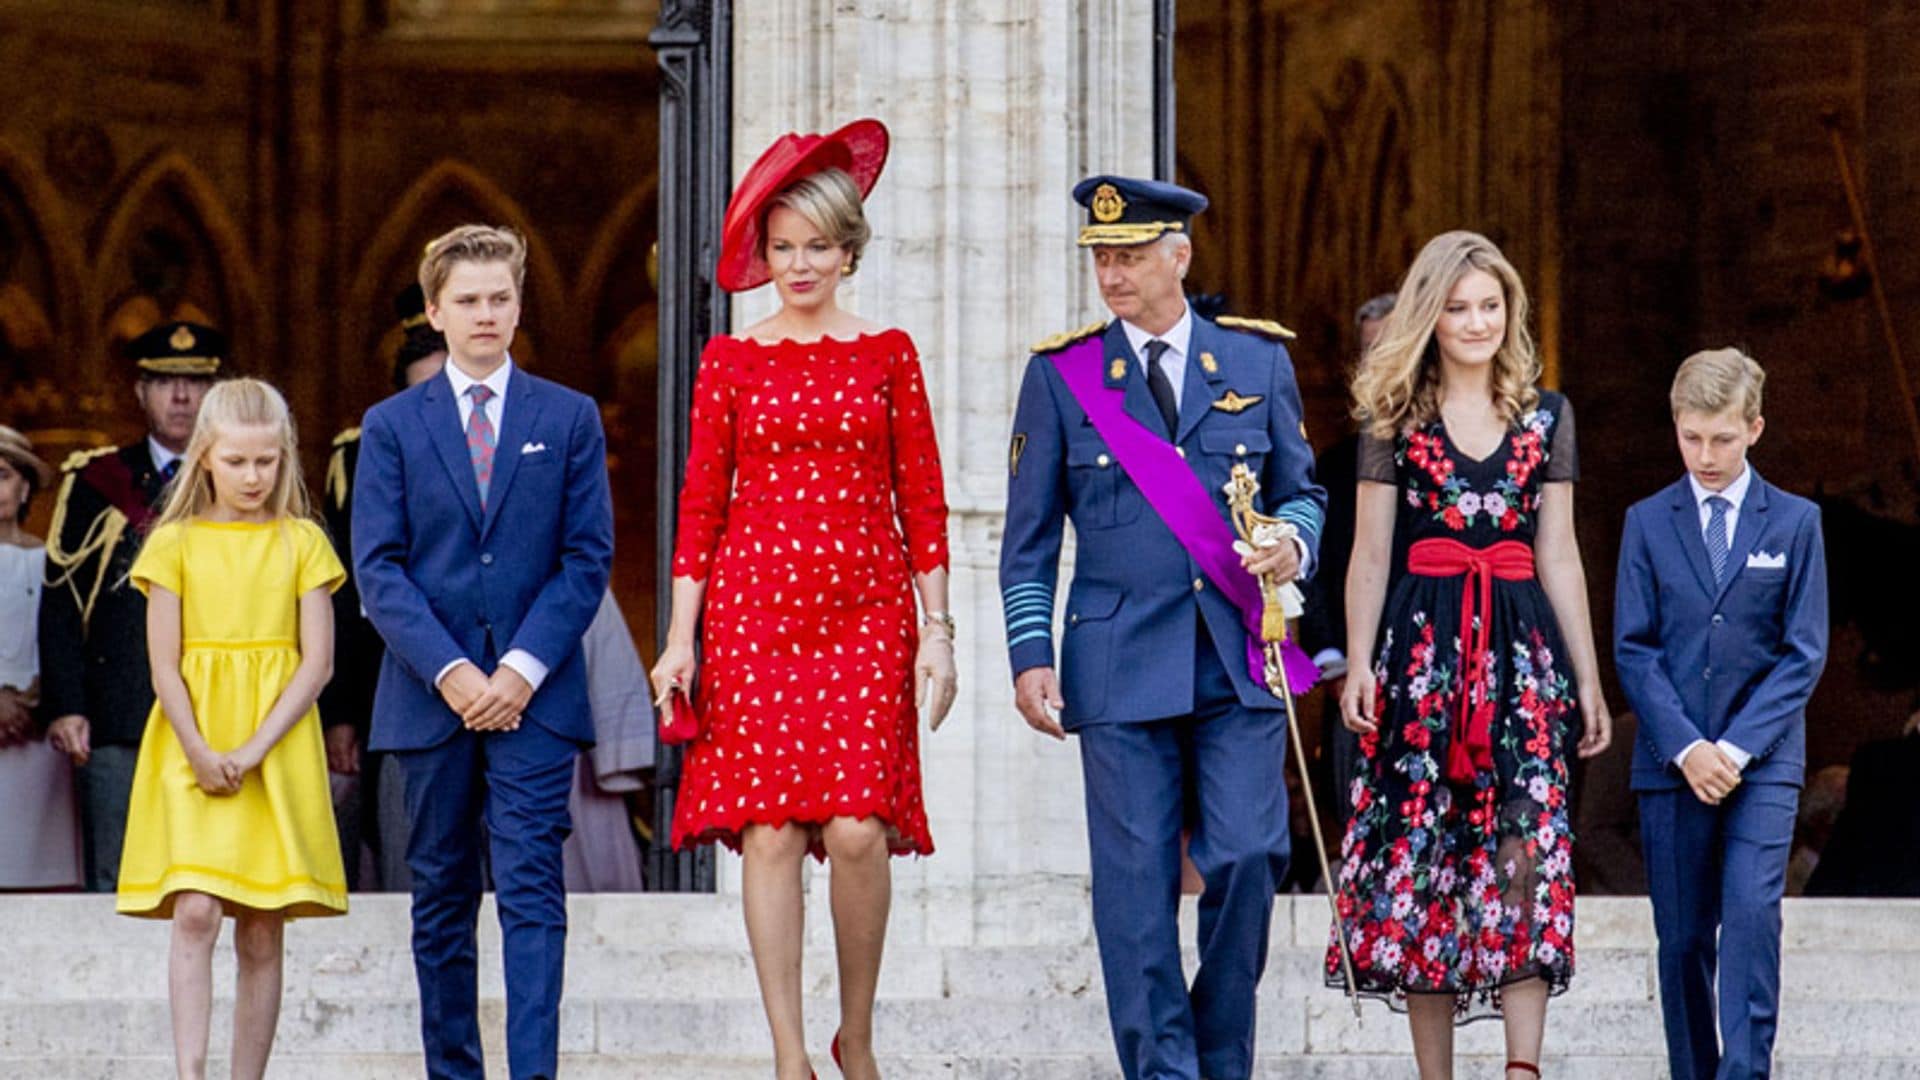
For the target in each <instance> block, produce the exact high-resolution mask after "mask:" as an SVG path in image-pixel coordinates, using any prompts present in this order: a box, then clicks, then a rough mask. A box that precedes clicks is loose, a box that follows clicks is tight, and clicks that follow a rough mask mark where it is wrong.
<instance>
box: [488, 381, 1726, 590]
mask: <svg viewBox="0 0 1920 1080" xmlns="http://www.w3.org/2000/svg"><path fill="white" fill-rule="evenodd" d="M467 396H468V397H470V398H472V399H473V415H471V416H469V417H467V454H468V456H469V457H471V458H472V459H473V482H474V483H475V484H477V485H479V487H480V506H481V508H482V509H485V508H486V505H487V487H488V485H490V484H492V483H493V447H494V442H495V439H496V436H495V435H494V433H493V421H492V420H489V419H487V402H489V401H492V400H493V391H492V390H490V389H488V388H487V387H486V386H485V385H484V384H482V383H474V384H473V385H472V386H469V387H467ZM1725 548H1726V545H1725V544H1724V543H1722V544H1721V549H1722V551H1723V552H1724V550H1725Z"/></svg>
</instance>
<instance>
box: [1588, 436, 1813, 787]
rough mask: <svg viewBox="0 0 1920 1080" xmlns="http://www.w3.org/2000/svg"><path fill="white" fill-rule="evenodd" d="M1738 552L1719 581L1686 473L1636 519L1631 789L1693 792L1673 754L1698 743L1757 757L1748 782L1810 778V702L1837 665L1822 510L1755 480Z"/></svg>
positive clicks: (1627, 625) (1628, 571) (1627, 593)
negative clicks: (1831, 663) (1636, 723)
mask: <svg viewBox="0 0 1920 1080" xmlns="http://www.w3.org/2000/svg"><path fill="white" fill-rule="evenodd" d="M1747 467H1748V468H1752V465H1751V464H1749V465H1748V466H1747ZM1729 549H1730V550H1729V552H1728V556H1727V559H1728V567H1729V571H1728V575H1727V580H1726V583H1725V584H1722V585H1716V584H1715V583H1714V579H1713V571H1712V569H1711V565H1710V564H1709V563H1708V561H1707V546H1706V541H1705V539H1704V538H1703V537H1702V535H1701V530H1700V510H1699V506H1698V504H1696V503H1695V502H1694V498H1693V491H1692V489H1691V487H1690V486H1689V485H1688V483H1687V480H1686V478H1685V477H1682V478H1681V479H1680V480H1679V482H1677V483H1675V484H1673V485H1672V486H1671V487H1668V488H1667V489H1666V490H1664V491H1662V492H1660V493H1659V494H1657V495H1654V496H1652V497H1650V498H1647V499H1643V500H1642V501H1640V502H1638V503H1636V504H1634V506H1633V507H1632V508H1631V509H1630V510H1628V511H1627V524H1626V531H1625V534H1624V535H1623V536H1622V538H1621V541H1620V572H1619V576H1618V578H1617V580H1616V586H1615V598H1614V643H1613V650H1614V664H1615V667H1616V668H1617V669H1618V671H1619V673H1620V683H1621V686H1622V688H1623V689H1625V690H1626V692H1627V700H1628V701H1629V702H1631V703H1632V705H1633V709H1634V711H1635V712H1636V713H1637V714H1639V718H1640V728H1639V737H1638V738H1637V739H1635V741H1634V751H1633V788H1634V790H1635V791H1657V790H1661V789H1666V788H1674V787H1681V786H1684V785H1685V783H1686V779H1685V777H1684V776H1682V775H1681V772H1680V770H1679V768H1678V767H1677V766H1675V765H1674V764H1673V758H1674V755H1676V754H1678V753H1679V752H1680V751H1681V750H1683V749H1685V748H1686V746H1687V745H1688V744H1689V743H1691V742H1693V740H1695V739H1705V740H1707V741H1708V742H1714V741H1716V740H1719V739H1726V740H1727V741H1729V742H1731V743H1733V744H1734V745H1735V746H1738V747H1739V748H1740V749H1742V750H1745V751H1747V752H1748V753H1750V754H1752V755H1753V760H1752V761H1751V762H1749V763H1748V765H1747V768H1746V771H1745V773H1744V774H1743V775H1744V777H1745V779H1746V780H1748V781H1750V782H1760V783H1782V784H1792V785H1795V786H1798V785H1799V784H1800V782H1801V779H1802V776H1803V774H1804V773H1805V772H1806V763H1807V725H1806V708H1807V699H1808V698H1809V697H1811V696H1812V695H1813V687H1814V684H1815V683H1817V682H1818V681H1819V680H1820V671H1821V669H1822V668H1823V667H1825V666H1826V658H1827V564H1826V555H1825V551H1824V545H1823V544H1822V542H1821V538H1820V511H1819V509H1818V508H1817V507H1815V506H1814V504H1813V503H1811V502H1809V501H1807V500H1806V499H1802V498H1800V497H1798V496H1796V495H1790V494H1788V493H1786V492H1784V491H1781V490H1780V489H1779V488H1777V487H1774V486H1773V485H1772V484H1769V483H1767V482H1766V481H1765V480H1763V479H1761V478H1760V475H1759V474H1758V473H1755V474H1754V477H1753V483H1752V486H1751V487H1750V488H1749V489H1748V492H1747V497H1746V500H1745V501H1744V502H1743V503H1742V505H1741V507H1740V516H1739V521H1738V523H1737V524H1736V525H1735V528H1734V535H1733V537H1732V540H1731V542H1730V545H1729ZM1779 556H1784V557H1785V560H1784V561H1785V565H1782V566H1777V567H1766V566H1760V565H1755V563H1754V562H1750V561H1749V560H1750V559H1758V560H1760V561H1765V562H1773V561H1775V560H1776V558H1777V557H1779Z"/></svg>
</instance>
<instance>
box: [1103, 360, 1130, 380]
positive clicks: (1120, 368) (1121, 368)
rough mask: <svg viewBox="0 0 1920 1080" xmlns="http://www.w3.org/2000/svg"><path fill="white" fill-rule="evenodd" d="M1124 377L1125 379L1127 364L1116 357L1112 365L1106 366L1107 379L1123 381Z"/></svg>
mask: <svg viewBox="0 0 1920 1080" xmlns="http://www.w3.org/2000/svg"><path fill="white" fill-rule="evenodd" d="M1126 377H1127V362H1126V361H1125V360H1123V359H1121V358H1120V357H1118V356H1116V357H1114V358H1113V363H1112V364H1109V365H1108V366H1107V378H1109V379H1115V380H1119V379H1124V378H1126Z"/></svg>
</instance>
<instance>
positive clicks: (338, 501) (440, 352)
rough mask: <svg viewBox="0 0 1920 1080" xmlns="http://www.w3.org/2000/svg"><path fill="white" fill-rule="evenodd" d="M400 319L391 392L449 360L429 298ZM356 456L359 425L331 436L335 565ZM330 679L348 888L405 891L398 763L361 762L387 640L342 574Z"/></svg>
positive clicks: (328, 706) (346, 552)
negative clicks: (363, 856)
mask: <svg viewBox="0 0 1920 1080" xmlns="http://www.w3.org/2000/svg"><path fill="white" fill-rule="evenodd" d="M393 309H394V315H395V317H396V318H398V319H399V323H400V344H399V347H398V348H396V349H395V350H394V355H393V388H394V389H395V390H405V389H406V388H407V387H409V386H412V385H414V384H415V383H421V382H425V381H426V380H428V379H431V378H433V377H434V376H435V375H438V374H439V373H440V369H441V368H442V367H444V366H445V365H446V362H447V339H446V338H445V337H444V336H442V335H441V333H440V331H438V330H435V329H434V328H433V327H432V325H430V324H429V323H428V322H427V302H426V298H425V297H424V296H423V295H422V294H421V292H420V286H419V284H417V283H416V284H413V285H409V286H407V287H406V288H405V289H402V290H401V291H400V293H399V295H397V296H395V297H394V298H393ZM359 460H360V429H359V428H358V427H351V428H348V429H347V430H345V431H342V432H341V433H340V434H338V435H336V436H334V438H333V456H332V458H331V459H330V460H329V461H328V462H327V483H326V497H325V498H324V499H322V500H321V507H320V509H321V514H322V515H323V516H324V517H325V518H326V521H327V532H328V533H329V534H330V535H331V536H332V537H333V546H334V550H335V551H337V552H338V553H339V555H340V561H341V562H342V563H344V564H345V565H346V566H348V567H349V568H351V567H352V566H353V553H352V549H351V545H352V541H353V488H352V485H353V470H354V467H355V466H356V465H357V464H358V463H359ZM333 627H334V649H333V670H334V676H333V679H332V681H330V682H328V683H327V687H326V689H324V690H322V691H321V692H320V722H321V723H322V724H324V725H325V726H326V740H327V769H328V771H329V772H331V773H332V774H333V800H334V802H333V811H334V816H335V819H336V820H337V821H338V823H339V827H340V850H341V852H342V853H343V854H344V855H345V856H346V860H347V884H348V885H349V886H351V887H352V888H354V889H369V890H371V889H385V890H387V891H390V892H406V891H407V890H409V889H410V888H411V887H412V885H411V882H412V878H411V877H410V876H409V875H408V873H407V811H406V806H405V805H404V804H403V800H402V799H401V797H400V767H399V763H398V762H393V761H390V760H388V759H387V757H386V756H385V755H382V754H374V755H366V756H364V757H363V756H362V751H363V750H364V749H365V748H366V745H367V730H368V725H369V723H370V722H371V720H372V717H373V687H374V684H375V683H376V682H377V681H378V680H379V678H380V658H381V657H382V656H384V655H386V651H387V646H386V643H385V642H383V641H381V640H380V635H379V634H378V633H377V632H375V630H374V629H373V624H372V623H370V622H368V621H367V616H366V613H365V612H364V611H363V610H362V609H361V606H360V590H359V588H358V587H357V586H356V585H355V584H354V581H353V577H352V571H351V569H349V571H348V577H347V583H346V584H345V585H343V586H341V587H340V588H339V589H337V590H335V591H334V594H333ZM363 838H364V841H365V843H366V846H367V847H368V849H369V851H370V852H371V853H372V856H373V872H374V876H373V878H372V879H371V880H363V878H362V875H361V872H360V871H361V865H360V847H361V844H362V842H363Z"/></svg>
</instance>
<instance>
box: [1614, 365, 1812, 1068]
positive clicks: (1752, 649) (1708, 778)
mask: <svg viewBox="0 0 1920 1080" xmlns="http://www.w3.org/2000/svg"><path fill="white" fill-rule="evenodd" d="M1765 380H1766V374H1765V372H1763V371H1762V370H1761V368H1760V365H1759V364H1757V363H1755V362H1754V361H1753V359H1752V358H1751V357H1749V356H1747V355H1745V354H1744V353H1742V352H1740V351H1739V350H1738V349H1716V350H1712V351H1709V352H1701V353H1695V354H1694V355H1693V356H1690V357H1688V358H1687V360H1686V362H1685V363H1683V364H1681V365H1680V371H1679V373H1678V374H1677V375H1676V376H1675V377H1674V380H1673V392H1672V407H1673V423H1674V430H1675V434H1676V435H1677V436H1678V439H1679V444H1680V454H1681V457H1682V458H1683V459H1684V460H1685V462H1686V466H1687V475H1686V476H1685V477H1683V478H1681V479H1680V480H1679V481H1678V482H1677V483H1675V484H1673V485H1671V486H1670V487H1668V488H1667V489H1666V490H1664V491H1662V492H1660V493H1659V494H1657V495H1654V496H1653V497H1651V498H1648V499H1644V500H1642V501H1641V502H1639V503H1636V504H1635V505H1634V506H1633V508H1632V509H1630V510H1628V511H1627V524H1626V532H1625V535H1624V536H1623V537H1622V539H1621V543H1620V573H1619V577H1618V581H1617V594H1616V598H1615V607H1614V663H1615V665H1616V667H1617V668H1618V670H1619V673H1620V682H1621V685H1622V688H1623V689H1625V690H1626V693H1627V698H1628V700H1630V701H1631V702H1632V703H1633V708H1634V711H1635V712H1637V713H1638V714H1639V716H1640V728H1639V737H1638V738H1637V739H1636V740H1635V744H1634V758H1633V789H1634V790H1635V791H1636V792H1638V793H1639V795H1640V823H1641V835H1642V844H1643V846H1644V848H1645V852H1646V860H1647V885H1648V892H1649V893H1650V894H1651V897H1652V900H1653V921H1654V929H1655V931H1656V933H1657V934H1658V935H1659V940H1660V948H1659V963H1660V999H1661V1008H1662V1011H1663V1013H1664V1020H1665V1023H1666V1032H1667V1058H1668V1061H1669V1063H1670V1067H1671V1071H1672V1076H1673V1080H1708V1078H1714V1080H1744V1078H1746V1077H1765V1076H1767V1075H1769V1072H1770V1070H1771V1067H1772V1057H1773V1037H1774V1032H1775V1030H1776V1028H1777V1026H1778V1019H1779V1003H1780V898H1781V896H1782V894H1783V893H1784V892H1785V890H1786V870H1787V855H1788V852H1789V850H1790V849H1791V847H1792V843H1793V824H1794V811H1795V808H1796V805H1797V803H1798V801H1799V792H1800V786H1801V780H1802V776H1803V774H1804V773H1805V771H1806V743H1807V725H1806V706H1807V699H1808V698H1809V697H1810V696H1812V694H1813V687H1814V684H1815V683H1817V682H1818V681H1819V679H1820V671H1821V669H1822V668H1823V667H1824V666H1825V664H1826V656H1827V568H1826V556H1825V553H1824V551H1823V545H1822V543H1821V539H1820V513H1819V510H1818V509H1817V508H1816V507H1815V506H1814V505H1813V503H1811V502H1808V501H1807V500H1806V499H1802V498H1800V497H1798V496H1796V495H1789V494H1787V493H1786V492H1784V491H1781V490H1780V489H1779V488H1776V487H1774V486H1773V485H1772V484H1769V483H1767V482H1766V481H1765V480H1763V479H1761V478H1760V476H1759V475H1758V474H1757V473H1755V472H1754V470H1753V467H1752V466H1751V465H1749V464H1748V463H1747V450H1748V448H1749V447H1751V446H1752V445H1753V444H1754V443H1755V442H1756V441H1757V440H1758V439H1759V438H1760V433H1761V431H1762V430H1763V429H1764V428H1765V426H1766V424H1765V421H1764V420H1763V419H1762V418H1761V415H1760V395H1761V389H1762V386H1763V384H1764V382H1765ZM1716 932H1717V934H1718V946H1717V948H1716V941H1715V935H1716ZM1716 968H1717V969H1718V985H1717V989H1718V1006H1719V1008H1718V1012H1719V1031H1718V1033H1717V1036H1718V1037H1717V1038H1716V1032H1715V990H1716V980H1715V974H1716Z"/></svg>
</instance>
